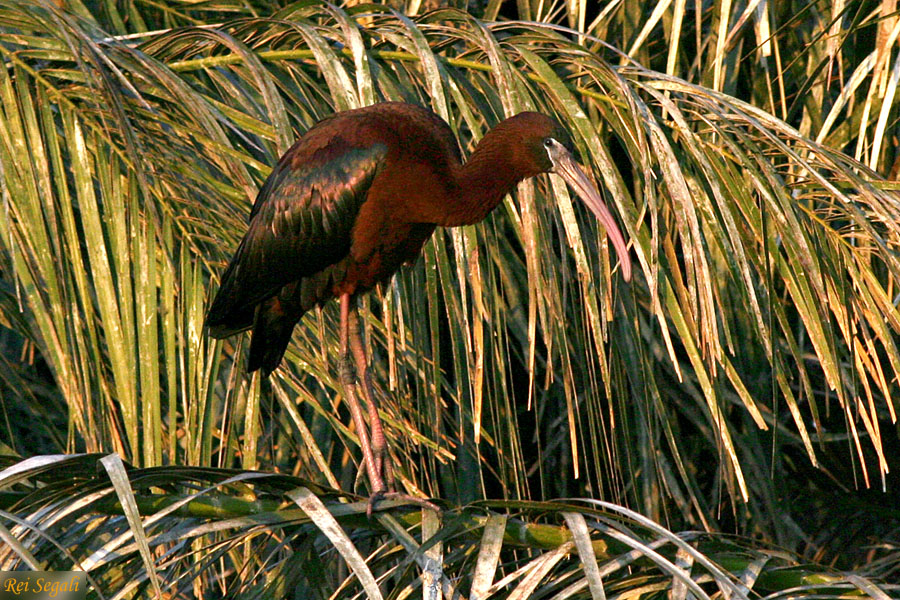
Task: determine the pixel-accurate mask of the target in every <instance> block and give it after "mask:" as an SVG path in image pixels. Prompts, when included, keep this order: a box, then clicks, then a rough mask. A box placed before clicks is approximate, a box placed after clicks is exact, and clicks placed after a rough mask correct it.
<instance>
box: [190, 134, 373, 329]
mask: <svg viewBox="0 0 900 600" xmlns="http://www.w3.org/2000/svg"><path fill="white" fill-rule="evenodd" d="M386 155H387V148H386V147H385V146H384V145H383V144H377V143H376V144H370V145H367V146H365V147H358V146H354V145H352V144H350V143H348V142H346V141H344V140H342V139H340V138H332V139H331V140H329V141H328V142H327V143H325V144H321V145H317V144H315V143H314V140H313V141H310V140H306V139H301V140H300V142H298V143H297V144H295V145H294V147H293V148H291V149H290V150H288V152H287V153H285V155H284V156H283V157H282V158H281V160H280V161H279V163H278V165H276V167H275V169H274V170H273V171H272V173H271V174H270V175H269V178H268V179H267V180H266V182H265V184H264V185H263V187H262V189H261V190H260V192H259V195H258V196H257V198H256V202H255V204H254V205H253V210H252V211H251V212H250V226H249V228H248V230H247V234H246V235H245V236H244V239H243V240H242V241H241V244H240V246H239V247H238V249H237V251H236V252H235V254H234V258H232V259H231V264H229V265H228V268H227V269H226V270H225V273H224V274H223V275H222V285H221V286H220V287H219V291H218V293H217V294H216V297H215V299H214V300H213V303H212V306H211V307H210V309H209V313H208V314H207V317H206V325H207V327H208V328H209V332H210V335H212V336H213V337H227V336H229V335H232V334H233V333H237V332H240V331H243V330H245V329H248V328H249V327H250V326H251V325H252V323H253V313H254V309H255V306H256V304H258V303H259V302H261V301H263V300H265V299H266V298H269V297H271V296H272V295H273V294H275V293H276V292H278V290H279V289H281V287H282V286H284V285H287V284H289V283H291V282H293V281H297V280H299V279H301V278H303V277H307V276H309V275H312V274H314V273H316V272H318V271H321V270H322V269H324V268H326V267H328V266H329V265H331V264H334V263H336V262H338V261H339V260H341V259H342V258H343V257H344V256H346V255H347V254H348V253H349V251H350V242H351V238H350V236H351V230H352V229H353V225H354V222H355V220H356V215H357V214H358V213H359V209H360V206H361V205H362V203H363V202H365V199H366V193H367V191H368V189H369V187H370V186H371V184H372V180H373V179H374V177H375V175H376V174H377V173H378V171H379V170H380V169H381V167H382V166H383V164H384V160H385V157H386Z"/></svg>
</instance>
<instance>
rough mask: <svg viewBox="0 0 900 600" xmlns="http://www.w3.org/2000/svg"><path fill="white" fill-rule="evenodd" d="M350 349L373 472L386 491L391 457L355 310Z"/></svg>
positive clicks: (389, 485) (390, 476)
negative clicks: (369, 431) (366, 424)
mask: <svg viewBox="0 0 900 600" xmlns="http://www.w3.org/2000/svg"><path fill="white" fill-rule="evenodd" d="M349 317H350V319H349V324H348V326H349V329H350V349H351V350H352V351H353V358H354V359H355V360H356V376H357V378H358V379H359V381H360V382H361V383H362V392H363V398H365V399H366V404H368V408H369V426H370V427H371V428H372V437H371V440H370V441H371V443H372V456H373V458H374V459H375V470H376V471H378V472H379V473H381V474H382V476H383V477H384V480H385V482H386V483H387V489H389V490H393V489H394V481H393V477H394V473H393V470H392V469H391V456H390V453H389V452H388V448H387V439H386V438H385V436H384V427H383V425H382V423H381V417H380V416H379V415H378V403H377V401H376V399H375V392H374V391H373V388H372V376H371V375H370V374H369V361H368V360H367V359H366V349H365V347H364V346H363V341H362V334H361V330H360V324H359V313H358V311H357V310H356V309H353V310H351V311H350V316H349Z"/></svg>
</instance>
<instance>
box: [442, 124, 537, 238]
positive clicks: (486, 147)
mask: <svg viewBox="0 0 900 600" xmlns="http://www.w3.org/2000/svg"><path fill="white" fill-rule="evenodd" d="M518 150H519V148H518V147H517V145H515V144H513V143H511V142H510V141H509V137H505V136H502V135H500V132H497V130H496V128H495V129H494V130H492V131H489V132H488V133H487V134H486V135H485V136H484V137H483V138H482V139H481V142H480V143H479V144H478V146H476V147H475V150H474V151H473V152H472V155H471V156H470V157H469V160H467V161H466V162H465V164H463V165H460V166H459V167H458V170H457V172H456V177H455V179H456V183H457V185H458V188H457V196H456V198H454V199H453V202H452V203H451V206H448V207H446V208H447V209H448V210H447V213H446V214H445V215H443V218H442V222H441V223H439V225H443V226H445V227H454V226H458V225H472V224H473V223H478V222H480V221H482V220H484V218H485V217H487V216H488V214H489V213H490V212H491V211H492V210H494V208H496V207H497V205H498V204H500V202H501V201H502V200H503V198H504V196H506V194H509V193H510V192H512V191H513V190H514V189H515V187H516V184H517V183H519V182H520V181H522V180H523V179H525V178H526V177H530V176H532V175H535V174H536V173H532V172H530V171H531V169H529V168H528V167H527V165H526V164H525V163H524V162H523V161H522V160H521V157H520V153H519V151H518Z"/></svg>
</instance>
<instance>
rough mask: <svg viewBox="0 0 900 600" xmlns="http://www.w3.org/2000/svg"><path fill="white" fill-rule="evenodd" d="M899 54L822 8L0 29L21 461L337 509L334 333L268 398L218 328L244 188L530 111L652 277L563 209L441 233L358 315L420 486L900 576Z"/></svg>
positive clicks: (4, 377)
mask: <svg viewBox="0 0 900 600" xmlns="http://www.w3.org/2000/svg"><path fill="white" fill-rule="evenodd" d="M427 9H437V10H435V11H433V12H426V10H427ZM456 9H462V10H456ZM498 19H499V20H498ZM509 19H519V21H515V22H512V21H509ZM898 33H900V19H898V18H897V14H896V7H895V6H893V4H892V3H891V2H862V1H860V2H842V1H840V0H834V1H833V2H830V3H829V2H808V1H805V0H798V1H795V2H781V3H768V2H749V3H743V2H730V1H727V0H723V1H720V2H707V3H688V2H684V1H683V0H675V1H674V2H660V3H652V2H645V3H637V2H609V3H606V2H604V3H596V5H595V4H594V3H588V2H567V3H565V4H563V3H551V2H530V1H529V0H519V1H518V2H517V3H512V2H506V3H502V2H499V1H490V2H487V3H480V4H479V3H472V4H467V5H459V6H457V5H456V4H454V3H450V6H449V7H448V6H446V5H445V4H439V5H435V6H431V5H428V3H427V2H415V1H413V2H409V3H408V4H403V3H398V4H390V5H389V4H381V5H359V6H349V5H348V6H342V7H336V6H331V5H324V4H320V3H312V2H300V3H295V4H287V3H281V4H279V3H271V2H257V3H254V2H238V1H234V2H231V1H228V0H221V1H219V0H210V1H208V2H199V3H198V2H176V1H171V2H165V3H157V2H145V1H114V0H108V1H100V0H97V1H95V2H81V1H78V0H74V1H69V0H61V1H60V2H58V3H53V2H49V1H47V0H41V1H39V2H25V1H17V0H4V1H3V2H0V53H2V55H3V60H4V66H5V69H4V71H3V73H2V74H0V94H2V97H3V108H2V116H0V118H2V126H0V159H2V160H0V168H2V173H0V176H2V180H3V189H2V193H3V195H2V204H3V210H4V215H5V218H4V219H3V223H2V228H0V240H2V241H0V258H2V263H0V269H2V271H0V321H2V325H3V329H2V331H0V351H2V352H0V360H2V361H3V368H2V369H0V393H2V399H3V401H2V410H3V417H4V422H3V427H2V428H0V436H2V437H0V439H2V440H3V443H4V445H5V450H6V452H7V453H8V454H9V455H11V456H21V457H24V456H32V455H36V454H49V453H55V452H68V453H71V452H103V453H106V452H117V453H119V454H120V455H121V456H122V457H123V458H124V459H125V460H127V461H128V462H129V463H131V464H133V465H135V466H138V467H145V468H150V467H162V468H163V469H165V468H166V467H173V468H172V470H170V471H165V470H164V471H162V473H166V474H168V476H169V477H171V478H172V479H171V480H170V481H169V483H170V484H171V485H172V487H171V488H170V491H172V490H175V489H179V490H181V489H182V488H181V487H179V486H182V485H183V484H184V481H185V479H190V478H191V477H192V475H191V474H190V472H189V473H188V474H185V473H184V472H182V471H178V470H177V469H174V466H175V465H186V466H190V467H196V468H206V467H217V468H234V469H242V470H257V469H258V470H262V471H267V472H281V473H287V474H292V475H297V476H300V477H302V478H303V479H305V480H308V481H310V482H315V483H317V484H320V485H326V486H331V487H333V488H339V489H342V490H352V489H354V479H355V477H356V473H357V468H356V464H355V460H356V458H355V457H356V456H357V453H356V441H355V437H354V434H353V432H352V430H350V429H348V428H347V425H346V424H347V423H349V419H348V417H347V414H346V411H345V409H344V408H343V405H342V403H341V400H340V392H339V386H338V385H337V371H336V369H335V368H334V360H333V357H334V356H336V345H337V336H336V324H337V314H336V310H335V307H333V306H329V307H325V308H324V309H323V310H322V311H320V312H318V313H316V314H311V315H309V316H308V317H307V318H306V319H305V320H304V323H303V325H302V326H301V327H298V329H297V331H296V333H295V340H294V344H293V345H292V347H291V349H290V350H289V352H288V356H287V359H286V361H285V365H284V366H283V368H282V369H281V370H279V371H278V372H277V373H276V375H275V376H274V377H273V378H272V379H271V380H270V381H268V382H260V381H259V380H258V379H250V378H247V377H246V376H245V375H244V373H243V370H242V365H243V361H242V355H243V352H244V351H245V346H246V340H244V339H243V338H240V339H238V338H236V339H233V340H229V341H227V342H226V343H224V344H218V343H215V344H214V343H212V342H211V340H209V339H207V337H206V336H205V335H204V333H203V331H202V320H203V314H204V310H205V306H206V305H207V302H208V298H209V297H210V294H211V293H212V291H213V290H214V289H215V287H216V285H217V281H216V277H217V275H218V274H219V273H220V272H221V270H222V268H223V266H224V264H225V261H227V259H228V258H229V257H230V253H231V252H232V250H233V248H235V246H236V244H237V241H238V240H239V239H240V236H241V235H242V233H243V230H244V227H245V225H244V223H245V218H246V214H247V211H248V208H249V205H250V203H251V202H252V200H253V198H254V197H255V193H256V190H257V189H258V187H259V185H261V183H262V181H263V180H264V178H265V176H266V174H267V173H268V171H269V169H270V166H271V165H272V164H274V163H275V161H276V159H277V157H278V156H279V155H280V154H281V153H282V152H283V151H284V150H286V149H287V148H288V147H289V145H290V144H291V142H292V140H293V139H295V137H296V135H298V134H299V133H300V132H302V131H304V130H305V129H306V128H307V127H309V125H311V124H312V123H313V122H315V121H316V120H317V119H319V118H321V117H323V116H325V115H327V114H330V113H331V112H333V111H335V110H341V109H346V108H350V107H353V106H357V105H363V104H368V103H371V102H374V101H377V100H382V99H403V100H407V101H412V102H417V103H420V104H423V105H426V106H430V107H432V108H433V109H434V110H435V111H436V112H438V113H439V114H441V115H442V116H443V117H444V118H445V119H447V121H448V122H449V123H450V124H451V126H452V127H453V129H454V130H455V131H456V132H457V133H458V136H459V139H460V143H461V145H462V148H463V150H464V152H465V153H468V152H470V151H471V149H472V147H473V146H474V144H475V143H477V139H478V138H480V136H481V135H483V133H484V132H485V131H486V130H487V129H489V128H490V126H491V125H492V124H494V123H496V122H497V121H499V120H501V119H502V118H503V117H504V116H505V115H510V114H514V113H516V112H519V111H520V110H524V109H539V110H543V111H545V112H548V113H552V114H555V115H556V116H557V117H558V118H559V119H560V120H561V121H564V122H566V123H567V124H568V126H569V129H570V130H571V131H572V132H573V134H574V137H575V138H576V141H577V145H578V148H579V151H580V154H581V159H582V162H583V163H584V164H585V165H586V166H588V167H589V168H590V169H591V171H592V172H593V173H594V174H595V176H596V177H597V179H598V183H599V184H601V185H602V186H603V188H604V193H605V194H606V196H607V199H608V201H609V202H610V204H611V205H612V206H613V207H614V212H616V213H617V215H618V216H619V217H620V219H621V223H622V224H623V228H624V230H625V231H626V232H627V237H629V238H630V239H631V240H633V254H632V255H633V257H634V258H635V259H636V262H637V265H638V267H639V268H638V271H639V273H638V274H637V276H636V277H635V280H634V281H633V282H632V283H630V284H625V283H624V282H622V281H621V278H620V277H619V274H618V271H617V270H616V269H615V264H614V263H613V264H610V262H609V261H610V254H609V252H608V249H607V248H606V245H605V238H604V233H603V232H602V231H598V229H597V227H596V225H595V224H594V223H592V222H591V220H590V219H589V218H586V216H587V215H585V214H584V213H583V211H582V210H581V208H580V207H578V206H577V205H573V204H572V203H570V200H569V196H568V193H567V192H566V190H565V189H564V187H563V186H561V184H560V183H559V181H556V180H551V179H550V178H541V179H539V180H535V181H534V182H527V183H524V184H522V185H521V186H520V189H519V191H518V193H517V195H516V196H517V197H516V198H515V199H509V200H508V201H507V202H506V203H505V204H504V205H503V206H502V207H501V208H499V209H498V210H497V211H495V212H494V214H492V215H491V216H490V217H489V218H488V219H487V220H486V221H485V222H484V223H483V224H480V225H478V226H474V227H466V228H460V229H454V230H445V231H441V232H439V233H438V234H436V235H435V236H434V239H433V240H432V242H431V243H429V244H428V246H427V247H426V249H425V252H424V253H423V258H422V259H421V260H420V261H419V262H418V263H417V264H416V265H414V266H413V267H411V268H409V269H406V270H404V271H403V272H402V273H401V274H400V275H398V276H397V277H396V278H395V280H394V281H393V283H392V284H391V285H390V286H388V287H386V288H385V289H383V290H380V291H379V293H377V294H373V295H371V296H370V297H368V298H367V299H366V300H365V304H366V308H367V309H368V310H367V311H364V314H367V315H369V318H368V319H367V320H366V333H367V340H368V341H367V343H368V345H369V347H370V354H371V356H372V358H373V360H372V362H373V366H374V368H375V371H374V376H375V381H376V382H377V387H378V388H379V389H380V390H381V396H382V398H383V405H382V409H383V414H384V418H385V420H386V422H387V427H388V432H389V435H390V436H391V438H392V440H393V450H394V452H395V457H396V462H397V463H398V464H399V465H400V467H401V473H402V475H403V478H402V484H403V486H404V487H405V488H406V489H408V490H410V491H412V492H414V493H422V494H425V495H429V496H434V497H439V498H442V499H445V500H446V501H447V502H449V503H450V504H451V505H458V504H467V503H470V502H473V501H476V500H481V499H485V498H489V499H494V498H502V499H505V500H507V501H532V500H535V501H546V500H550V499H554V498H561V497H588V498H598V499H601V498H602V499H605V500H609V501H612V502H615V503H618V504H622V505H626V506H629V507H632V508H634V509H635V510H637V511H638V512H640V513H641V514H643V515H646V516H648V517H651V518H652V519H654V520H656V521H658V522H661V523H663V524H664V525H666V526H667V527H669V528H671V529H675V530H682V529H696V530H700V531H706V532H709V533H713V534H723V533H727V534H739V535H741V536H748V537H750V538H754V539H756V540H757V541H758V542H759V543H765V544H777V545H778V546H780V547H782V548H785V549H787V550H789V551H792V552H796V553H799V554H800V555H802V556H804V557H806V558H807V559H812V560H816V561H819V562H822V563H826V564H830V565H833V566H835V567H838V568H841V569H859V570H861V572H863V573H865V574H872V575H875V576H881V577H886V578H890V577H891V576H894V577H895V576H896V573H897V571H898V557H900V553H898V551H897V543H898V542H897V539H898V533H897V532H898V512H897V506H896V502H895V501H894V500H893V497H894V495H893V493H892V491H893V490H895V488H896V485H897V483H896V472H897V471H898V468H900V465H898V464H897V458H896V457H897V456H898V452H897V450H898V435H897V432H898V429H897V422H896V411H897V409H898V406H897V401H896V399H895V398H896V396H897V373H898V370H900V354H898V350H897V343H898V340H900V336H898V332H900V310H898V298H900V292H898V289H897V277H898V275H900V261H898V254H897V251H898V241H900V236H898V233H900V231H898V229H900V225H898V223H900V220H898V218H897V216H898V215H900V198H898V195H897V191H896V190H897V186H896V184H895V183H893V180H895V179H896V176H897V172H898V169H900V167H898V165H900V159H898V156H897V126H896V123H897V116H898V114H897V108H896V106H897V102H896V87H897V81H898V79H900V52H898V49H897V46H898V44H897V38H898ZM613 257H614V255H613ZM66 464H68V463H66ZM141 472H142V473H143V471H141ZM199 472H201V471H197V472H195V473H194V475H193V476H196V473H199ZM202 472H203V473H206V471H202ZM204 477H206V475H204ZM154 481H157V480H154ZM88 483H90V484H91V485H94V484H95V483H96V482H91V481H90V478H87V479H85V480H83V481H82V480H81V479H79V478H78V477H75V476H74V475H73V477H72V479H71V481H69V482H68V484H69V485H70V488H69V491H68V494H69V497H72V496H73V495H74V494H75V491H76V490H78V491H79V493H80V492H83V491H84V489H83V488H79V487H78V486H79V485H80V484H83V485H87V484H88ZM157 483H158V481H157ZM217 485H223V486H224V487H222V488H221V490H220V491H223V492H228V493H229V494H234V493H238V492H235V491H234V489H232V488H231V487H229V486H230V485H231V484H230V483H229V484H227V485H225V484H217ZM260 485H264V484H260ZM158 487H164V486H158ZM110 489H111V488H110ZM278 489H280V488H278V486H275V488H274V489H270V488H265V490H266V493H271V494H277V493H278ZM360 491H362V490H360ZM257 493H262V492H261V491H260V490H257ZM17 502H20V504H18V505H16V506H18V508H16V510H10V512H11V513H16V511H19V512H18V513H17V514H28V511H29V510H33V511H35V513H34V514H37V513H38V512H40V510H48V511H49V508H48V506H49V505H42V504H38V505H29V504H28V503H27V502H25V501H22V500H17ZM12 506H13V505H10V506H9V507H7V509H11V508H12ZM502 506H503V507H505V508H506V509H514V510H523V511H525V509H523V508H521V507H522V505H518V504H506V505H502ZM25 507H30V508H27V509H26V508H25ZM517 507H518V508H517ZM570 508H571V507H570ZM535 510H537V509H535ZM547 510H548V511H550V514H557V515H558V512H559V511H557V512H553V511H554V509H552V508H550V507H547ZM538 512H540V513H541V514H543V513H542V511H538ZM523 514H527V515H529V517H533V515H532V514H531V513H529V512H528V511H525V512H524V513H523ZM110 526H111V525H110ZM123 535H124V534H123ZM244 535H246V536H247V537H244ZM252 537H253V536H252V534H251V533H247V534H242V535H241V536H237V538H238V539H240V540H242V541H246V540H247V539H250V538H252ZM151 538H152V536H151ZM198 539H199V538H198ZM716 539H717V540H720V539H724V538H716ZM160 544H161V546H162V545H163V544H162V542H160ZM279 551H284V549H283V548H282V549H281V550H279ZM134 556H135V557H137V556H138V554H134ZM217 556H218V555H217ZM184 560H185V561H188V562H189V561H190V560H191V559H190V558H185V559H184ZM230 560H234V561H235V562H236V563H239V561H238V559H237V558H235V557H231V558H230ZM460 560H463V559H460ZM129 564H132V563H129ZM140 564H141V562H140V560H138V559H137V558H136V559H135V562H134V565H137V566H138V567H139V566H140ZM203 564H204V565H205V567H204V568H206V569H209V570H210V571H213V572H214V571H215V569H216V567H215V564H216V563H215V561H209V562H208V563H203ZM239 564H245V563H239ZM279 564H282V563H279ZM461 564H465V563H464V561H463V563H461ZM135 568H137V567H135ZM246 568H247V567H246V566H245V567H244V569H245V571H244V572H246ZM270 568H271V565H266V566H261V567H259V568H258V570H256V571H254V570H252V569H251V571H252V572H254V573H261V574H264V573H270V572H271V571H269V570H268V569H270ZM571 569H575V570H577V569H578V568H577V565H576V566H572V567H571ZM236 570H237V571H239V572H240V571H241V567H238V568H237V569H236ZM225 572H229V569H225V568H223V573H225ZM222 577H225V575H222ZM246 580H247V581H252V580H253V577H250V576H247V578H246ZM248 585H249V584H248ZM195 591H197V590H196V589H195ZM591 592H592V593H593V590H591Z"/></svg>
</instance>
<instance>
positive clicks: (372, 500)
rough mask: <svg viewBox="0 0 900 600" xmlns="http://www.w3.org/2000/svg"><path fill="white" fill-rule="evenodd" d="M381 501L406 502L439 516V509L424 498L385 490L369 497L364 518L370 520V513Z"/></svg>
mask: <svg viewBox="0 0 900 600" xmlns="http://www.w3.org/2000/svg"><path fill="white" fill-rule="evenodd" d="M382 500H397V501H399V502H406V503H408V504H415V505H417V506H421V507H422V508H427V509H429V510H433V511H434V512H436V513H438V514H440V513H441V508H440V507H439V506H438V505H437V504H435V503H434V502H430V501H428V500H426V499H425V498H418V497H416V496H410V495H409V494H404V493H403V492H389V491H386V490H381V491H379V492H375V493H374V494H372V495H371V496H369V502H368V504H367V505H366V516H367V517H369V518H370V519H371V518H372V511H373V510H375V507H376V506H377V505H378V503H379V502H381V501H382Z"/></svg>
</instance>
